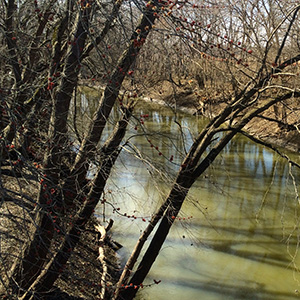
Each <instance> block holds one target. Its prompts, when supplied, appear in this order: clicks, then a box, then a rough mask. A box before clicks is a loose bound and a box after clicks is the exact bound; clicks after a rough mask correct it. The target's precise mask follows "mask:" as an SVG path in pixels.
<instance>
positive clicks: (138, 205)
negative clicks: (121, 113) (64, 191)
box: [97, 102, 300, 300]
mask: <svg viewBox="0 0 300 300" xmlns="http://www.w3.org/2000/svg"><path fill="white" fill-rule="evenodd" d="M143 114H148V115H149V116H148V117H147V118H145V120H144V123H145V132H146V133H147V136H145V135H143V134H142V133H143V132H142V130H141V129H140V128H139V127H138V129H137V130H135V129H134V127H135V125H136V122H132V124H131V125H130V130H129V133H128V137H129V136H131V135H136V136H135V137H134V138H131V139H130V143H131V144H130V147H126V149H124V150H123V152H122V154H121V156H120V158H119V159H118V162H117V164H116V167H115V169H114V171H113V174H112V176H111V179H110V180H109V183H108V186H107V189H106V195H105V197H106V199H107V201H108V202H110V203H111V204H113V205H114V208H115V212H113V210H112V208H111V206H110V205H108V204H106V205H105V214H106V216H105V218H106V219H109V218H113V219H114V221H115V224H114V228H113V236H114V239H115V240H117V241H118V242H120V243H121V244H123V245H124V248H123V249H121V250H120V253H119V254H120V257H121V260H122V263H123V264H124V263H125V261H126V258H127V257H128V255H129V254H130V251H131V250H132V249H133V247H134V245H135V243H136V241H137V240H138V237H139V234H140V233H141V231H142V230H143V229H144V228H145V227H146V225H147V222H148V220H149V219H150V217H151V214H152V213H153V211H154V210H155V209H156V208H157V207H158V206H159V204H160V203H161V202H162V199H163V198H164V197H165V195H166V193H167V192H168V191H169V189H170V187H171V182H172V180H173V179H174V176H175V174H176V171H177V170H178V168H179V165H180V162H181V159H182V157H183V156H184V153H185V151H186V150H188V148H189V146H190V145H191V143H192V139H193V136H194V135H196V134H197V133H198V132H199V131H200V130H201V128H202V127H203V126H204V125H205V123H206V122H207V121H206V120H205V119H202V118H199V117H195V116H192V115H187V114H184V113H178V114H177V115H174V113H173V112H172V110H171V109H168V108H166V107H162V106H158V105H155V104H149V103H144V102H143V103H142V105H141V106H140V107H139V106H138V107H137V109H136V115H137V116H139V115H143ZM149 140H150V142H149ZM151 144H152V145H153V147H151ZM183 145H185V147H186V149H185V148H184V146H183ZM155 147H157V148H158V150H157V149H155ZM159 152H161V153H162V154H161V155H159ZM171 156H173V159H172V161H170V158H171ZM289 156H290V157H291V158H292V159H294V160H295V161H298V163H299V157H298V155H296V154H291V153H290V154H289ZM148 162H151V164H150V163H148ZM152 164H153V165H154V166H155V167H156V168H157V169H158V170H164V171H165V172H166V174H167V175H162V176H160V175H159V174H161V173H160V172H157V171H156V170H154V169H153V166H152ZM290 173H291V169H290V167H289V165H288V164H287V163H286V161H285V160H284V159H282V158H280V157H279V156H278V155H277V154H274V153H273V152H271V151H270V150H268V149H267V148H264V147H262V146H259V145H256V144H254V143H253V142H250V141H249V140H247V139H245V138H243V137H240V136H239V137H237V138H235V139H234V140H233V141H232V142H231V143H230V144H229V145H228V146H227V147H226V149H224V151H223V152H222V154H221V156H220V157H219V158H218V159H217V160H216V161H215V162H214V164H213V166H212V167H211V168H210V169H209V170H208V171H207V172H206V173H205V174H204V176H202V177H201V178H199V179H198V180H197V182H196V183H195V184H194V186H193V187H192V189H191V190H190V193H189V196H188V199H187V200H186V202H185V204H184V206H183V209H182V212H181V214H180V216H179V217H180V219H177V220H176V221H175V224H174V226H173V228H172V230H171V232H170V235H169V236H168V239H167V241H166V243H165V244H164V246H163V248H162V250H161V253H160V255H159V257H158V259H157V260H156V262H155V264H154V265H153V268H152V270H151V272H150V274H149V276H148V277H147V278H146V280H145V282H144V284H145V285H147V284H152V283H153V282H154V281H153V280H154V279H155V280H161V281H162V282H161V283H160V284H158V285H156V284H154V285H152V286H151V287H149V288H144V289H142V290H141V291H140V292H139V294H138V297H137V298H138V299H156V300H164V299H169V298H170V299H172V300H183V299H189V300H190V299H195V300H197V299H205V300H212V299H264V300H267V299H278V300H279V299H282V300H283V299H298V289H299V293H300V282H299V281H300V274H299V272H298V267H300V257H299V255H298V243H299V240H300V239H299V228H298V227H299V226H298V225H299V213H300V210H299V202H298V200H299V199H297V196H296V194H295V189H297V188H298V187H299V172H298V171H297V170H295V169H294V168H293V169H292V174H293V175H292V176H291V175H290ZM97 213H98V214H99V217H100V219H101V220H102V218H103V217H102V213H103V205H99V207H98V211H97ZM124 213H126V215H127V216H126V217H124V216H121V215H120V214H124ZM145 221H146V222H145ZM299 297H300V295H299Z"/></svg>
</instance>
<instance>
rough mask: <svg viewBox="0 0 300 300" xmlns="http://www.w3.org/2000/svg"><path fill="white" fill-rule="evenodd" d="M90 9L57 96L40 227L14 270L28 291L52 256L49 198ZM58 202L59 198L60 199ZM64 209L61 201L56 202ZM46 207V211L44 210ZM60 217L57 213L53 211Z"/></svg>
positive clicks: (80, 17)
mask: <svg viewBox="0 0 300 300" xmlns="http://www.w3.org/2000/svg"><path fill="white" fill-rule="evenodd" d="M88 14H89V10H88V9H87V10H85V11H84V12H79V14H78V19H77V22H76V27H77V28H76V30H75V34H74V38H75V41H76V42H74V45H73V46H72V49H71V51H70V54H69V56H68V58H67V61H66V65H65V68H64V74H65V77H64V78H63V79H62V82H61V84H60V87H59V90H58V92H57V94H56V99H55V104H54V112H53V122H52V123H53V127H52V128H51V127H50V141H51V143H52V147H50V153H47V155H46V158H45V178H43V179H42V182H41V188H40V193H39V201H38V203H39V207H40V208H39V209H40V211H38V210H37V211H36V212H37V215H38V216H37V223H36V224H37V227H36V229H35V233H34V236H33V239H32V241H31V242H30V243H29V245H26V244H25V245H24V249H23V257H22V260H21V262H18V261H16V262H15V264H14V265H13V267H12V270H11V273H12V275H11V277H13V279H14V281H15V282H16V283H17V285H19V286H20V287H21V288H24V289H26V288H28V287H29V286H30V285H31V284H32V282H33V281H34V280H35V279H36V277H37V275H38V274H39V272H40V271H41V268H42V265H43V264H44V263H45V259H46V256H47V254H48V253H49V248H50V244H51V241H52V238H53V235H54V223H53V220H52V217H51V214H50V211H52V205H51V206H50V205H47V201H48V198H47V197H46V195H47V194H48V193H49V191H50V189H51V188H52V187H54V188H56V187H57V184H58V180H59V177H60V173H61V172H62V170H61V165H60V160H61V159H62V152H61V151H62V149H64V147H68V144H67V139H68V138H67V136H66V133H67V123H66V122H67V114H68V110H69V105H70V100H71V96H72V92H73V89H74V87H75V86H76V85H77V80H78V73H79V67H78V66H79V64H80V53H81V52H82V50H80V49H83V47H84V43H85V39H86V30H85V29H86V28H87V26H88ZM57 201H59V198H57ZM57 205H59V206H61V205H62V202H61V201H60V203H57ZM45 208H46V209H45ZM53 214H57V211H53Z"/></svg>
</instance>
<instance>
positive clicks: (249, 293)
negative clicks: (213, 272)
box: [176, 274, 298, 300]
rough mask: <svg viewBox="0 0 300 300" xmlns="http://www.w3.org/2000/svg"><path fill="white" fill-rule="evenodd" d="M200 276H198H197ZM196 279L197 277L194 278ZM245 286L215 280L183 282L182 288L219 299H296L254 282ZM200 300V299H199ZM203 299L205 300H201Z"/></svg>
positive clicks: (291, 293) (247, 282) (246, 282)
mask: <svg viewBox="0 0 300 300" xmlns="http://www.w3.org/2000/svg"><path fill="white" fill-rule="evenodd" d="M198 275H200V274H198ZM195 277H196V278H197V276H195ZM201 277H206V278H207V277H208V276H207V274H201ZM243 284H244V285H245V286H240V285H235V284H228V283H226V284H225V283H220V282H219V281H218V280H216V279H209V278H207V280H203V281H199V280H189V282H184V284H183V285H182V287H184V288H191V289H197V290H202V291H206V292H209V293H214V294H219V297H220V299H229V298H231V299H251V300H254V299H259V300H271V299H276V300H279V299H282V300H284V299H296V298H298V297H297V295H296V293H295V292H290V293H288V292H272V291H270V290H267V289H266V287H265V286H264V285H263V284H260V283H257V282H255V281H244V282H243ZM180 285H181V282H176V286H177V287H180ZM199 299H200V298H199ZM202 299H205V298H202ZM195 300H196V299H195Z"/></svg>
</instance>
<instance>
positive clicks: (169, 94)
mask: <svg viewBox="0 0 300 300" xmlns="http://www.w3.org/2000/svg"><path fill="white" fill-rule="evenodd" d="M142 96H143V98H144V99H145V100H147V101H155V102H158V103H161V104H166V105H169V106H171V107H172V108H175V109H179V110H182V111H184V112H187V113H191V114H201V115H204V116H205V117H207V118H213V117H215V116H216V115H218V114H219V113H220V112H221V111H222V109H224V107H225V106H226V104H227V103H228V102H229V101H230V100H231V93H230V91H229V90H228V91H226V89H224V90H223V91H220V90H215V89H214V88H204V89H199V87H198V86H197V83H196V82H195V81H193V80H190V81H188V80H181V81H180V84H174V83H172V82H170V81H163V82H159V83H158V84H157V85H155V87H150V88H146V89H145V91H144V92H143V93H142ZM288 107H289V109H290V111H291V112H288V113H284V112H283V111H282V110H283V109H282V107H277V109H278V111H276V110H275V109H273V108H272V109H268V110H267V111H266V112H265V113H264V114H263V116H262V117H260V118H255V119H253V120H252V121H251V122H249V124H248V125H247V126H246V127H245V130H246V131H247V132H248V133H249V134H250V135H252V136H254V137H255V138H256V139H258V140H260V141H262V142H266V143H269V144H272V145H273V146H275V147H279V148H284V149H286V150H288V151H292V152H299V151H300V133H299V131H298V130H296V128H293V126H291V124H295V123H297V122H299V117H298V115H297V110H298V107H297V104H296V103H293V102H292V101H290V102H289V103H288ZM293 110H294V111H293ZM276 114H277V116H276ZM278 114H280V115H282V118H284V119H285V120H284V121H285V122H284V123H286V124H281V123H280V122H279V123H277V122H276V121H275V120H276V119H278ZM297 118H298V119H297Z"/></svg>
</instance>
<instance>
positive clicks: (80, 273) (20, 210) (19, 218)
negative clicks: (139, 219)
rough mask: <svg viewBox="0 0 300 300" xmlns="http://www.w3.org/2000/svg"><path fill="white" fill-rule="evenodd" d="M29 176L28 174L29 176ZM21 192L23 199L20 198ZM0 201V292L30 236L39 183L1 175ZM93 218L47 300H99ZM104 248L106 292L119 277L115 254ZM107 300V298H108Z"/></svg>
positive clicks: (30, 179) (99, 284) (99, 273)
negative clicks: (34, 200) (106, 268)
mask: <svg viewBox="0 0 300 300" xmlns="http://www.w3.org/2000/svg"><path fill="white" fill-rule="evenodd" d="M28 175H29V174H28ZM21 191H22V193H23V195H26V198H27V199H25V198H24V197H22V198H21V197H20V196H19V193H20V192H21ZM0 193H1V202H0V275H1V277H0V279H1V281H0V290H1V284H3V282H2V280H4V281H5V280H6V279H7V278H6V275H7V271H8V270H9V269H10V267H11V265H12V263H13V260H14V259H15V258H16V257H19V256H20V255H21V248H22V245H23V243H24V240H26V239H28V235H31V233H32V231H33V229H32V223H33V222H32V220H33V219H32V217H33V214H32V212H33V209H34V207H33V205H32V201H31V199H35V198H36V195H37V193H38V183H37V180H36V179H35V178H30V176H28V178H26V176H23V177H22V178H14V177H11V176H5V175H2V188H1V191H0ZM95 224H96V219H95V218H94V219H92V220H90V222H89V224H88V225H87V227H86V230H85V232H83V233H82V235H81V239H80V242H79V244H78V245H77V247H76V248H75V251H74V252H73V254H72V256H71V258H70V260H69V262H68V264H67V267H66V268H65V269H64V271H63V273H62V274H61V275H60V277H59V279H58V280H57V281H56V282H55V287H54V289H53V290H52V291H51V293H49V295H48V296H47V297H46V296H45V297H43V299H46V300H59V299H60V300H83V299H101V297H100V294H101V276H102V267H101V263H100V261H99V260H98V255H99V253H98V240H99V237H98V236H97V232H96V231H95V227H94V225H95ZM104 247H105V254H106V262H107V266H108V275H107V277H106V285H107V286H106V289H109V286H110V285H112V284H114V283H115V280H116V279H117V278H118V261H117V259H116V256H115V252H114V251H113V250H112V249H111V247H110V246H109V245H107V246H104ZM17 296H18V295H11V294H10V292H9V291H7V294H6V295H0V298H1V299H16V298H17ZM108 299H109V298H108Z"/></svg>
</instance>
